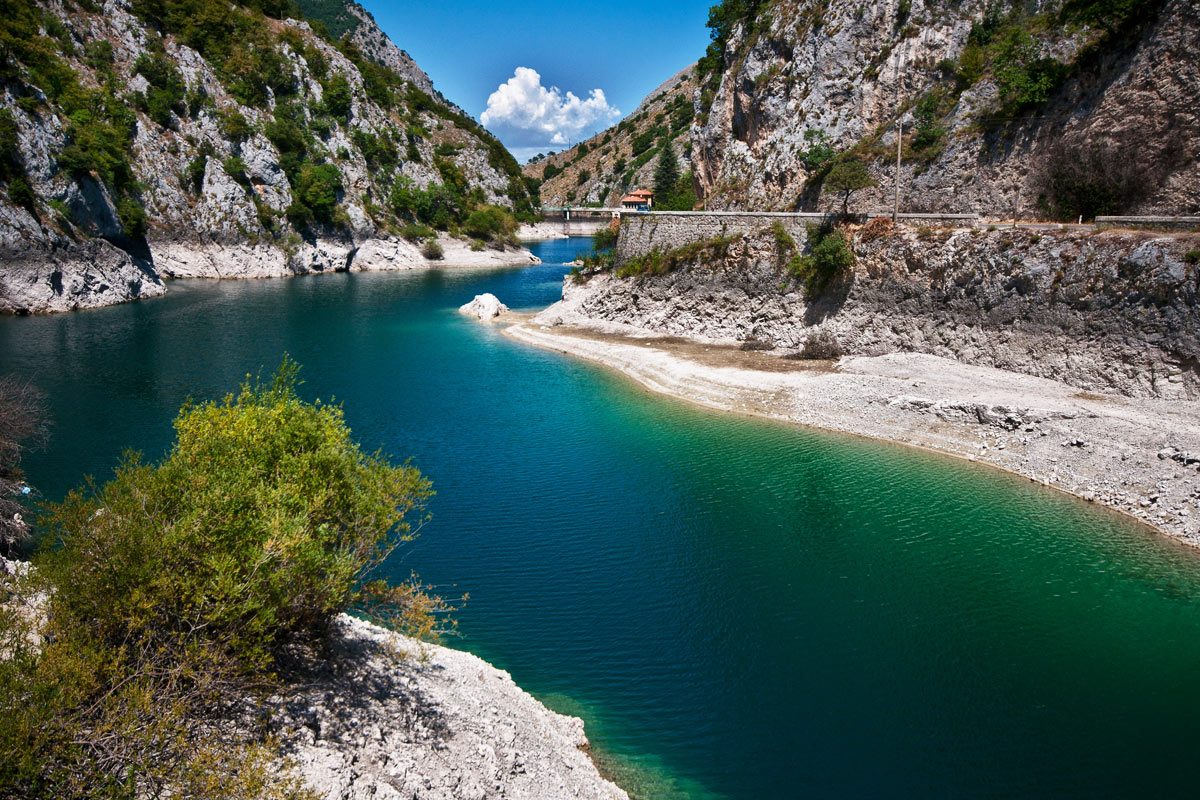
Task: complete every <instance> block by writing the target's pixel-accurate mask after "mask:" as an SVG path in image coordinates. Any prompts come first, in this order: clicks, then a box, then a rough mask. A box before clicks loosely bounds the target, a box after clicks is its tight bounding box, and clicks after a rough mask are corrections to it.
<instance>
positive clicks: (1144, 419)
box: [505, 317, 1200, 547]
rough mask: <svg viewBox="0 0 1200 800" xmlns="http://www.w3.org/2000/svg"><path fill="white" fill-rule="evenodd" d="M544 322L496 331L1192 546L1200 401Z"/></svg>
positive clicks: (902, 360) (893, 357)
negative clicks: (1097, 507) (917, 450)
mask: <svg viewBox="0 0 1200 800" xmlns="http://www.w3.org/2000/svg"><path fill="white" fill-rule="evenodd" d="M548 321H549V320H548V319H544V318H541V317H534V318H532V319H527V320H524V321H520V322H517V323H516V324H513V325H511V326H509V327H508V328H507V329H506V330H505V333H506V334H507V335H508V336H510V337H512V338H514V339H517V340H519V341H522V342H525V343H528V344H531V345H535V346H538V347H543V348H547V349H551V350H556V351H559V352H562V353H567V354H569V355H573V356H577V357H580V358H586V359H588V360H591V361H595V362H597V363H600V364H603V365H605V366H608V367H611V368H613V369H615V370H618V371H619V372H621V373H623V374H625V375H627V376H628V377H630V378H632V379H634V380H635V381H637V382H638V383H640V384H642V385H643V386H644V387H646V388H647V389H649V390H651V391H654V392H658V393H662V394H666V395H671V396H673V397H678V398H681V399H684V400H688V401H691V402H694V403H698V404H700V405H703V406H707V407H709V408H714V409H719V410H724V411H731V412H737V413H744V414H751V415H755V416H759V417H766V418H768V419H774V420H779V421H784V422H790V423H794V424H800V425H807V426H811V427H816V428H823V429H826V430H831V431H838V432H842V433H850V434H855V435H859V436H867V437H870V438H875V439H881V440H886V441H891V442H897V443H900V444H905V445H910V446H914V447H921V448H925V449H928V450H933V451H937V452H940V453H945V454H948V455H952V456H956V457H959V458H964V459H967V460H969V461H973V462H976V463H980V464H987V465H990V466H993V467H998V468H1000V469H1003V470H1006V471H1008V472H1013V473H1016V474H1018V475H1023V476H1025V477H1027V478H1029V479H1030V480H1032V481H1036V482H1038V483H1041V484H1043V485H1045V486H1048V487H1052V488H1055V489H1058V490H1061V491H1064V492H1067V493H1070V494H1073V495H1075V496H1077V497H1080V498H1082V499H1084V500H1086V501H1089V502H1095V503H1099V504H1101V505H1103V506H1106V507H1108V508H1111V509H1113V510H1115V511H1118V512H1120V513H1122V514H1126V515H1128V516H1131V517H1133V518H1135V519H1137V520H1139V521H1141V522H1143V523H1144V524H1146V525H1148V526H1150V527H1151V528H1153V529H1155V530H1157V531H1160V532H1161V533H1163V534H1166V535H1167V536H1169V537H1172V538H1174V539H1177V540H1179V541H1181V542H1184V543H1186V544H1188V545H1191V546H1193V547H1200V402H1195V401H1178V400H1172V401H1164V400H1147V399H1145V398H1138V399H1131V398H1127V397H1123V396H1120V395H1107V394H1106V395H1096V394H1088V393H1083V392H1081V391H1080V390H1079V389H1077V388H1075V387H1072V386H1069V385H1067V384H1064V383H1059V382H1057V381H1052V380H1047V379H1044V378H1036V377H1032V376H1029V375H1023V374H1020V373H1015V372H1008V371H1005V370H999V369H994V368H991V367H981V366H973V365H968V364H962V363H960V362H958V361H954V360H951V359H946V358H940V357H937V356H931V355H923V354H918V353H892V354H888V355H884V356H876V357H847V358H843V359H841V360H839V361H837V362H832V361H807V362H806V361H792V360H788V359H784V358H781V357H780V356H777V355H775V354H773V353H765V352H745V351H741V350H739V349H738V348H737V347H736V346H731V345H722V344H719V343H712V342H707V343H706V342H698V341H693V340H689V339H681V338H664V337H661V336H658V335H656V334H654V333H651V332H645V331H636V330H620V331H617V330H614V328H613V326H611V325H607V326H603V325H598V326H596V327H592V326H590V325H572V326H568V325H550V324H543V322H548ZM621 327H622V328H626V327H627V326H621Z"/></svg>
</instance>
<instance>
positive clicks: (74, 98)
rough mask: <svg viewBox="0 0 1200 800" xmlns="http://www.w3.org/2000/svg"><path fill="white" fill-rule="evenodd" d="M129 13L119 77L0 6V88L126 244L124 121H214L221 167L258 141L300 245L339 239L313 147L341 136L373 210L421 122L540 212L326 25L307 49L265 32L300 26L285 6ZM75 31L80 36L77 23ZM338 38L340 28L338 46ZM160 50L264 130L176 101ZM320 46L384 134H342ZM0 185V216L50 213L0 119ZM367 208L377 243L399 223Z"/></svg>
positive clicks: (324, 4) (341, 115)
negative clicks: (94, 188) (192, 53)
mask: <svg viewBox="0 0 1200 800" xmlns="http://www.w3.org/2000/svg"><path fill="white" fill-rule="evenodd" d="M69 5H70V4H69ZM306 5H308V6H311V7H312V9H315V10H318V11H320V12H321V13H322V14H323V15H324V16H330V15H333V17H337V18H340V15H342V14H343V12H345V14H347V15H349V16H350V17H353V15H352V14H349V12H348V11H346V5H345V3H344V2H342V0H312V2H308V3H306ZM75 6H76V7H77V9H76V10H77V12H78V15H77V17H76V19H77V20H86V17H87V15H89V14H96V13H99V11H100V9H99V7H98V6H96V5H95V4H94V3H93V2H92V0H76V2H75ZM130 8H131V10H132V12H133V13H134V14H135V15H136V16H137V17H138V18H139V19H140V20H141V21H142V22H143V23H144V24H145V25H146V26H147V27H148V28H149V29H150V31H151V32H152V33H151V35H150V37H149V38H148V41H147V49H146V52H144V53H142V54H141V55H139V56H138V57H137V59H136V61H135V63H133V64H132V65H129V66H125V67H122V68H119V67H118V65H117V64H115V63H114V50H113V46H112V45H111V44H110V43H109V42H107V41H104V40H103V39H97V40H94V41H92V42H89V43H88V44H87V46H86V47H84V48H80V47H79V46H78V45H77V44H76V40H75V39H74V38H73V36H72V33H71V32H70V31H69V30H68V29H67V28H66V26H64V24H63V23H62V21H60V20H59V19H58V17H56V16H54V15H53V14H51V13H49V12H44V11H43V10H42V9H40V8H39V7H38V6H36V5H34V4H29V3H22V2H17V0H0V83H2V84H3V85H4V86H5V87H6V88H7V90H8V91H9V93H10V94H11V95H13V96H15V97H16V98H17V105H18V106H19V107H20V109H21V110H22V111H23V112H26V113H28V114H41V113H45V112H46V111H49V112H50V113H53V114H56V115H57V116H59V118H60V119H61V120H62V121H63V124H64V128H65V130H66V134H67V141H66V143H65V145H64V146H63V148H62V150H61V152H59V153H58V154H56V159H57V163H58V166H59V168H60V169H61V170H62V171H63V172H64V173H66V174H68V175H71V176H74V177H75V178H76V179H77V180H79V181H81V182H85V183H86V182H87V181H89V180H93V179H94V180H99V181H100V182H102V183H103V184H105V185H106V186H107V188H108V189H109V192H110V194H111V196H112V197H113V198H114V201H115V205H116V208H117V211H118V215H119V218H120V221H121V223H122V226H123V229H124V234H125V236H126V237H128V238H129V239H138V238H140V237H141V236H143V235H144V234H145V233H146V231H147V227H148V224H149V222H150V220H148V218H147V215H146V212H145V209H144V207H143V194H144V188H143V187H142V186H141V185H140V184H139V183H138V180H137V176H136V174H135V170H134V167H133V164H132V162H131V155H130V154H131V151H132V143H133V137H134V134H135V132H136V131H137V126H138V124H139V122H138V112H140V113H141V114H144V115H145V116H146V118H148V119H149V120H150V121H151V122H152V123H153V124H155V125H157V126H159V127H161V128H163V129H174V130H179V126H180V121H182V120H185V119H188V118H196V117H197V116H198V115H200V114H202V113H209V114H215V115H216V116H217V117H218V122H219V125H218V127H219V129H220V131H221V133H222V135H223V136H224V137H225V138H226V139H227V140H228V141H229V142H230V143H231V145H232V146H233V148H234V156H235V157H236V156H237V154H238V153H237V147H238V146H239V145H240V144H241V143H242V142H244V141H245V140H246V139H248V138H249V137H250V136H252V135H253V134H254V133H255V132H256V128H257V130H258V131H260V132H262V133H264V134H265V135H266V136H267V137H268V138H269V139H270V140H271V142H272V144H274V145H275V147H276V148H277V149H278V150H279V152H280V166H281V167H282V168H283V171H284V173H285V174H286V176H287V178H288V182H289V184H290V186H291V189H292V194H293V203H292V205H291V206H290V207H289V208H287V209H286V212H285V213H284V214H283V215H282V216H283V217H286V219H287V221H288V222H289V223H290V225H291V226H292V227H294V228H296V229H298V230H301V231H304V230H305V229H307V228H309V227H312V226H319V227H321V228H325V229H338V228H345V227H347V226H348V225H349V218H348V217H347V216H346V214H345V212H344V210H342V208H341V203H342V201H343V197H344V194H345V191H344V187H343V185H342V180H341V169H340V168H339V166H338V164H337V162H338V161H339V160H343V159H345V158H348V157H349V153H347V152H346V150H345V149H344V148H343V149H341V150H339V152H338V153H336V154H335V153H333V152H330V149H329V148H328V147H326V142H327V140H328V138H329V136H330V133H331V131H332V130H333V129H335V128H337V127H339V126H341V127H344V128H352V129H353V130H352V133H353V136H352V138H353V142H354V146H355V147H356V148H357V149H359V150H360V152H361V153H362V155H363V158H364V159H365V160H366V161H367V162H368V164H369V165H370V166H371V167H372V168H373V169H374V173H373V175H372V178H373V183H374V184H375V186H374V187H373V189H372V191H370V192H369V193H368V198H369V197H370V196H372V195H374V196H376V197H378V198H379V200H380V201H382V200H384V199H385V198H386V197H387V196H388V194H389V193H390V192H391V190H392V188H393V186H394V184H395V182H396V181H397V179H398V178H399V175H400V170H401V168H402V166H403V163H404V162H405V161H420V160H422V156H421V152H420V149H419V148H418V147H416V145H417V143H419V142H421V141H422V140H425V139H428V138H429V136H430V132H429V131H428V130H427V129H426V123H424V122H423V121H422V120H423V119H425V118H427V117H424V115H432V116H433V117H436V118H438V119H440V120H444V121H445V122H446V123H447V125H448V126H452V127H454V128H457V129H459V130H460V131H462V132H464V133H465V134H467V135H469V136H472V137H474V138H475V139H476V140H478V142H479V143H480V144H481V145H482V146H483V147H484V149H485V151H486V153H487V160H488V163H489V165H490V166H491V167H492V168H494V169H495V170H497V171H498V172H500V173H501V174H502V175H506V176H508V186H507V187H506V188H505V190H504V193H505V194H506V195H507V197H508V199H509V201H510V202H511V203H512V207H513V209H514V211H515V212H516V213H517V214H518V215H521V216H522V217H525V218H528V217H530V216H531V215H532V214H533V212H534V210H535V209H536V208H537V206H538V205H539V204H540V201H539V200H538V198H537V193H536V184H535V183H532V182H529V181H526V180H525V179H524V178H523V176H522V175H521V171H520V168H519V165H518V164H517V163H516V161H515V159H513V157H512V156H511V154H509V153H508V151H507V150H506V149H505V148H504V146H503V145H502V144H501V143H500V142H499V141H498V140H496V139H495V137H493V136H492V135H491V134H490V133H488V132H487V131H486V130H484V129H483V127H482V126H480V125H479V123H478V122H476V121H475V120H473V119H471V118H470V117H468V116H466V115H465V114H463V113H462V112H461V111H459V110H458V109H456V108H453V107H452V106H450V105H449V104H448V103H446V102H444V101H442V100H438V99H434V98H432V97H430V96H429V95H427V94H426V93H424V92H423V91H421V90H420V89H418V88H417V87H415V86H413V85H411V84H410V83H408V82H407V81H406V80H405V79H404V78H403V77H402V76H400V75H398V74H397V73H395V72H393V71H391V70H390V69H388V68H387V67H385V66H383V65H381V64H379V63H376V62H374V61H371V60H369V59H367V58H366V57H364V56H363V55H362V53H360V52H359V51H358V49H357V48H356V47H355V46H354V44H353V43H352V42H351V41H350V40H349V38H346V37H343V38H334V34H333V33H332V32H331V31H336V30H339V28H338V26H337V25H334V26H332V28H331V27H330V25H329V24H328V22H329V21H326V23H325V24H322V22H321V21H320V20H313V21H312V27H313V28H314V31H315V32H316V34H317V38H314V37H313V36H312V35H310V34H307V33H305V32H303V31H302V30H300V29H297V28H295V27H291V26H280V25H278V24H274V23H272V22H271V20H273V19H278V20H282V19H285V18H289V17H291V18H300V17H301V16H302V14H301V9H300V6H298V5H297V4H296V3H294V2H292V1H291V0H239V1H238V2H236V3H234V4H233V5H232V6H230V5H229V4H228V3H224V2H221V1H220V0H132V3H131V6H130ZM331 19H332V18H331ZM354 19H355V20H357V17H354ZM82 24H84V26H85V28H86V25H87V23H86V22H83V23H82ZM347 30H348V29H347V28H345V27H344V26H343V27H342V28H341V29H340V32H342V33H345V32H346V31H347ZM76 35H78V34H76ZM162 37H171V38H173V39H174V40H176V41H178V42H179V43H181V44H184V45H187V46H188V47H191V48H193V49H195V50H196V51H197V52H199V53H200V54H201V55H202V56H203V57H204V58H205V59H206V61H207V62H208V63H209V64H210V65H211V66H212V68H213V69H214V70H215V71H216V73H217V76H218V78H219V79H220V81H221V82H222V84H223V86H224V87H226V88H227V89H228V91H229V93H230V95H231V96H232V98H233V99H234V100H235V101H236V102H237V103H238V104H239V106H240V107H245V108H250V109H256V110H258V111H260V112H263V113H264V114H266V122H265V123H261V124H259V125H257V126H256V125H252V124H251V123H250V122H248V120H247V118H246V116H245V115H243V114H242V113H241V112H240V111H239V110H238V107H230V106H224V107H222V108H219V109H218V108H217V106H216V101H215V100H214V99H213V98H212V97H210V96H208V94H207V93H206V92H205V91H204V90H203V89H202V88H200V87H192V88H189V86H188V85H187V83H186V81H185V80H184V78H183V77H182V75H181V73H180V70H179V68H178V67H177V66H176V64H175V62H174V60H173V58H172V57H171V55H170V54H169V53H168V52H167V50H166V48H165V46H164V44H165V42H164V39H163V38H162ZM322 38H323V39H324V41H325V44H327V45H329V46H332V47H335V48H336V49H337V51H338V52H340V53H341V54H342V55H343V56H345V58H346V59H348V60H349V61H350V62H351V64H352V65H353V67H354V69H355V70H356V71H357V72H358V73H359V75H361V79H362V89H361V91H362V92H363V93H364V94H365V95H366V97H367V98H368V99H369V100H370V101H372V102H374V103H376V104H377V105H378V106H380V107H381V108H382V109H383V110H384V111H385V112H387V113H388V114H389V115H391V117H392V122H393V125H392V126H391V127H389V128H384V129H383V130H380V131H378V132H376V133H368V132H366V131H363V130H360V129H358V128H357V127H355V126H352V125H351V123H352V122H353V120H352V109H353V108H354V102H353V96H354V93H355V92H356V91H359V90H357V89H355V88H354V87H355V84H354V82H353V81H351V80H348V77H347V74H346V73H345V72H344V70H337V69H332V68H331V65H330V58H329V57H328V56H327V55H326V53H327V52H328V51H327V50H323V48H322V46H319V45H320V39H322ZM297 57H301V58H303V61H304V64H305V65H306V66H307V70H308V74H309V75H310V76H311V77H312V78H314V79H316V80H319V81H320V82H321V83H322V89H323V92H322V95H323V99H322V100H321V101H318V100H316V99H315V97H313V96H311V95H310V93H309V92H308V88H307V86H306V85H305V83H304V82H302V81H300V80H298V79H297V72H296V67H295V62H296V58H297ZM122 69H131V71H132V72H133V74H135V75H138V76H140V77H141V78H143V79H145V81H146V83H147V84H148V86H147V87H146V89H145V90H144V91H137V92H129V91H127V90H126V88H125V86H124V81H123V80H122V79H121V71H122ZM43 97H44V98H45V100H43V99H42V98H43ZM143 124H144V123H143ZM185 138H187V143H188V145H189V146H192V147H194V148H195V156H194V157H193V158H192V159H191V161H190V162H189V164H188V167H187V169H186V170H184V171H183V174H181V175H180V177H179V181H180V185H181V186H182V187H184V188H186V189H188V190H189V191H190V192H192V193H196V194H198V193H199V191H200V189H201V187H202V184H203V179H204V175H205V173H206V170H207V169H208V160H209V158H210V157H211V156H213V155H214V152H213V151H212V145H211V144H210V143H209V142H207V141H201V142H199V143H197V142H196V141H195V140H193V139H192V138H190V137H185ZM181 144H182V142H181ZM226 161H228V159H226ZM226 166H227V165H226ZM234 166H236V165H234ZM226 171H227V172H229V173H230V175H231V176H232V177H234V178H235V180H238V181H239V182H242V183H243V185H244V186H246V187H247V192H248V194H250V195H251V196H252V199H254V201H255V203H256V205H257V207H258V217H259V221H260V222H261V223H262V225H263V227H264V228H265V229H266V230H267V232H268V233H276V234H282V233H285V231H284V230H281V229H280V228H279V222H280V220H279V219H277V218H276V217H277V214H276V212H275V211H273V210H272V209H271V208H269V207H267V206H265V205H264V204H263V203H262V202H260V201H259V200H258V199H257V197H256V196H254V195H255V193H254V192H252V191H251V187H250V183H249V180H248V179H247V178H245V174H244V168H243V169H236V168H235V169H233V170H232V171H231V170H229V169H226ZM243 179H244V180H243ZM0 184H3V186H4V189H5V193H6V194H7V195H8V198H9V200H10V201H11V202H13V203H14V204H16V205H21V206H24V207H26V208H28V209H29V210H30V211H31V213H33V214H35V215H40V213H41V210H42V208H43V207H44V206H46V205H51V204H50V203H49V202H47V201H46V200H45V199H43V198H39V197H37V196H36V195H35V192H34V191H33V190H32V188H31V186H30V182H29V180H28V177H27V176H26V174H25V167H24V164H23V162H22V159H21V151H20V147H19V144H18V136H17V126H16V124H15V120H14V119H13V116H12V113H11V112H8V111H4V112H2V113H0ZM368 205H369V207H368V209H367V210H368V212H369V213H370V214H371V215H372V217H374V218H375V221H376V223H377V224H378V225H380V226H382V227H384V228H385V229H386V228H387V227H388V226H390V225H402V224H403V223H404V221H405V218H404V217H399V218H396V217H392V216H391V214H390V212H389V210H388V206H387V204H386V203H383V202H377V203H375V204H373V205H371V204H370V203H368ZM473 210H474V204H464V203H458V204H457V205H456V206H455V213H456V217H455V218H454V221H453V222H454V224H455V225H457V224H460V223H462V222H464V221H465V219H466V218H467V216H469V214H470V213H471V212H472V211H473ZM55 219H56V220H58V221H59V224H60V226H61V225H69V224H70V222H69V220H67V218H66V216H65V215H63V214H58V215H57V216H56V217H55ZM451 227H452V226H451ZM288 235H292V234H288Z"/></svg>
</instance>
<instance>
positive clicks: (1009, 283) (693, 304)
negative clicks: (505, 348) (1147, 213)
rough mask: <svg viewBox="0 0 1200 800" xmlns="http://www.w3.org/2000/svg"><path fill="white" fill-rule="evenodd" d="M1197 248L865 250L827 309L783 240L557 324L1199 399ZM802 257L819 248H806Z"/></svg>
mask: <svg viewBox="0 0 1200 800" xmlns="http://www.w3.org/2000/svg"><path fill="white" fill-rule="evenodd" d="M1198 245H1200V239H1198V238H1197V237H1195V236H1155V235H1152V234H1131V233H1117V232H1109V233H1099V234H1082V233H1055V234H1053V235H1039V234H1036V233H1032V232H1029V231H1025V230H1019V229H1018V230H1011V229H1010V230H997V231H992V232H985V231H979V230H973V229H963V230H957V231H950V230H941V231H927V232H923V234H921V235H918V234H917V233H915V232H913V231H903V232H897V233H889V234H885V235H882V236H878V237H875V238H872V237H870V236H868V237H865V240H864V237H863V236H862V235H861V232H860V234H859V235H858V236H856V238H854V240H853V243H852V249H853V250H854V253H855V256H856V264H855V266H854V267H853V269H852V270H850V271H849V272H846V273H843V274H841V275H840V276H839V277H838V278H837V279H836V280H834V281H833V282H832V283H831V284H830V285H829V286H828V287H827V288H826V289H825V291H824V292H823V293H822V294H821V295H820V296H819V297H818V298H816V299H807V298H806V296H805V292H804V290H803V288H802V287H801V286H800V285H799V282H798V281H796V280H794V279H792V278H791V277H790V275H789V273H788V271H787V267H786V261H787V254H782V253H781V252H780V248H779V246H778V245H777V243H776V241H775V238H774V236H773V235H772V234H771V233H770V232H769V231H766V232H763V233H761V234H757V235H751V236H748V237H744V238H743V239H742V240H740V241H738V242H736V243H735V244H733V245H732V246H731V247H730V250H729V254H728V257H727V258H725V259H724V260H722V261H719V262H716V263H699V264H694V265H692V266H689V267H686V268H684V269H680V270H677V271H675V272H671V273H669V274H666V275H661V276H656V277H640V278H628V279H617V278H614V277H612V276H610V275H608V274H604V275H598V276H595V277H592V278H591V279H590V280H589V281H588V282H587V283H585V284H582V285H578V284H575V283H573V282H572V281H571V280H569V279H568V281H567V282H566V284H565V288H564V300H563V302H562V304H561V306H559V307H556V310H555V311H554V312H553V313H552V314H551V315H550V316H554V315H557V318H559V319H561V321H562V322H564V323H567V324H571V323H574V322H583V321H588V322H596V321H600V322H604V323H613V324H618V325H630V326H633V327H635V328H639V329H642V330H649V331H654V332H657V333H661V334H666V335H673V336H688V337H700V338H705V339H712V340H723V341H743V342H747V341H748V342H752V343H753V346H755V347H767V348H776V347H777V348H785V349H796V350H799V349H801V348H803V347H804V346H805V344H806V343H807V342H809V340H810V339H814V337H819V338H817V339H814V341H820V340H824V341H826V342H828V341H830V337H832V339H835V340H836V342H837V345H838V347H839V348H840V349H841V350H842V351H843V352H845V353H847V354H859V355H882V354H885V353H890V352H920V353H929V354H932V355H937V356H943V357H951V358H955V359H958V360H960V361H963V362H965V363H969V364H979V365H984V366H992V367H999V368H1001V369H1006V370H1011V371H1015V372H1022V373H1026V374H1030V375H1035V376H1039V377H1046V378H1054V379H1056V380H1061V381H1064V382H1066V383H1069V384H1072V385H1075V386H1078V387H1080V388H1083V389H1094V390H1113V391H1117V392H1120V393H1123V394H1126V395H1132V396H1159V397H1187V398H1195V397H1197V396H1200V337H1198V336H1197V334H1196V331H1197V330H1198V329H1200V328H1198V327H1197V326H1198V323H1200V308H1198V303H1200V286H1198V282H1200V272H1198V271H1197V266H1196V264H1195V263H1194V259H1189V257H1188V255H1187V254H1188V252H1190V251H1192V250H1194V249H1196V248H1197V246H1198ZM800 246H801V248H802V249H803V248H804V247H805V245H804V243H803V239H802V238H801V240H800Z"/></svg>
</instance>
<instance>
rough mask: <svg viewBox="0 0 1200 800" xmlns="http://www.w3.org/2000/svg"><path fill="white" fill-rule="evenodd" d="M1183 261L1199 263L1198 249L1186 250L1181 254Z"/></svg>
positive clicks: (1199, 254)
mask: <svg viewBox="0 0 1200 800" xmlns="http://www.w3.org/2000/svg"><path fill="white" fill-rule="evenodd" d="M1183 261H1184V263H1185V264H1191V265H1193V266H1195V265H1196V264H1200V250H1188V251H1187V252H1186V253H1184V254H1183Z"/></svg>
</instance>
